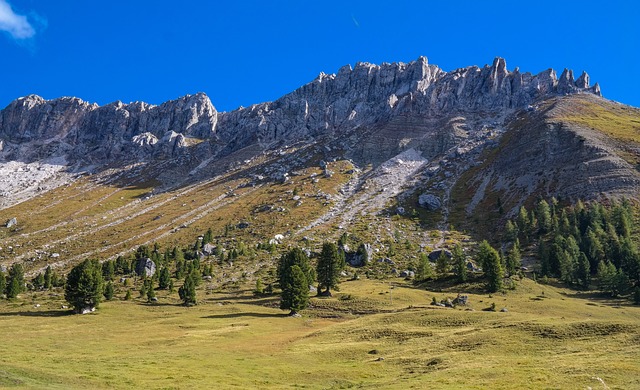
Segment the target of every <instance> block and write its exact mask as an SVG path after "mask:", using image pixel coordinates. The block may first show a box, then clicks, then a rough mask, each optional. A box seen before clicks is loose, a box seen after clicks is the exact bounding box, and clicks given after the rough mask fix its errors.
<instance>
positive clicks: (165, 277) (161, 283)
mask: <svg viewBox="0 0 640 390" xmlns="http://www.w3.org/2000/svg"><path fill="white" fill-rule="evenodd" d="M170 282H171V274H170V273H169V268H167V267H162V268H161V269H160V275H159V276H158V288H160V289H161V290H166V289H167V288H169V283H170Z"/></svg>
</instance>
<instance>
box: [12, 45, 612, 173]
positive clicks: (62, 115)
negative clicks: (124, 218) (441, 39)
mask: <svg viewBox="0 0 640 390" xmlns="http://www.w3.org/2000/svg"><path fill="white" fill-rule="evenodd" d="M577 92H591V93H595V94H598V95H599V94H600V90H599V86H597V85H596V86H594V87H590V86H589V77H588V75H587V74H586V73H583V74H582V76H580V77H579V78H578V80H577V81H575V82H574V80H573V72H571V71H567V70H565V71H564V72H563V73H562V75H561V76H560V78H559V79H558V78H557V77H556V74H555V72H554V71H553V70H551V69H550V70H547V71H544V72H542V73H540V74H537V75H532V74H530V73H521V72H520V71H519V70H518V69H515V70H514V71H512V72H510V71H508V70H507V67H506V62H505V60H504V59H502V58H496V59H495V60H494V61H493V64H492V65H491V66H489V65H485V66H484V67H482V68H480V67H477V66H471V67H467V68H462V69H457V70H454V71H451V72H445V71H443V70H442V69H440V68H438V67H437V66H435V65H430V64H428V62H427V59H426V58H425V57H420V58H418V59H417V60H416V61H413V62H410V63H407V64H405V63H393V64H389V63H384V64H382V65H374V64H369V63H357V64H356V65H355V67H353V68H352V67H351V66H350V65H347V66H344V67H342V68H340V70H339V71H338V73H336V74H329V75H328V74H324V73H321V74H320V75H319V76H318V77H317V78H316V79H315V80H313V81H312V82H310V83H308V84H306V85H304V86H302V87H301V88H299V89H297V90H295V91H293V92H291V93H290V94H287V95H285V96H283V97H281V98H280V99H278V100H276V101H274V102H268V103H261V104H256V105H253V106H251V107H247V108H240V109H237V110H235V111H232V112H228V113H219V112H217V111H216V109H215V108H214V106H213V105H212V104H211V102H210V101H209V98H208V97H207V96H206V95H205V94H203V93H198V94H195V95H187V96H185V97H182V98H179V99H176V100H172V101H169V102H166V103H164V104H161V105H159V106H153V105H149V104H146V103H141V102H135V103H131V104H123V103H122V102H114V103H111V104H107V105H105V106H102V107H99V106H97V105H96V104H89V103H87V102H84V101H82V100H80V99H77V98H68V97H64V98H58V99H53V100H44V99H42V98H41V97H38V96H34V95H30V96H27V97H24V98H20V99H17V100H15V101H13V102H12V103H11V104H9V106H7V107H6V108H5V109H4V110H2V111H1V112H0V142H1V143H2V146H3V147H2V151H1V153H0V157H2V158H3V159H5V160H11V159H21V160H28V161H35V160H41V159H45V158H51V157H61V156H64V157H65V159H66V160H67V161H68V162H69V163H74V162H78V161H81V162H84V163H91V164H108V163H113V162H114V161H121V160H122V159H123V158H124V159H138V160H139V159H149V158H158V157H176V156H180V155H184V154H185V153H189V154H195V155H196V156H198V158H200V159H201V160H202V159H205V158H211V157H222V156H224V155H227V154H229V153H231V152H233V151H236V150H239V149H241V148H244V147H247V146H249V145H254V144H256V145H259V146H260V147H261V148H268V147H271V146H277V145H278V144H281V143H291V142H295V141H299V140H305V139H311V138H315V137H319V136H332V135H336V134H341V133H344V132H347V131H350V130H354V129H363V128H371V127H375V126H378V125H380V124H381V123H386V122H389V121H391V120H392V119H394V118H403V117H406V116H407V115H409V116H412V117H415V116H418V117H425V116H428V117H439V116H446V115H451V114H455V113H461V112H462V113H464V112H475V111H492V110H493V111H495V110H504V109H516V108H523V107H525V106H526V105H528V104H530V103H531V102H533V101H535V100H536V99H538V98H540V97H542V96H545V95H549V94H566V93H577ZM202 140H206V141H209V142H204V143H203V142H201V141H202ZM190 149H192V150H190Z"/></svg>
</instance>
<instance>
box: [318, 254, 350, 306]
mask: <svg viewBox="0 0 640 390" xmlns="http://www.w3.org/2000/svg"><path fill="white" fill-rule="evenodd" d="M341 260H342V259H341V257H340V255H339V253H338V247H337V246H336V245H335V244H333V243H330V242H325V243H324V244H322V252H321V253H320V258H319V259H318V264H317V267H316V274H317V276H318V284H319V288H318V295H326V296H331V291H330V290H331V288H335V289H337V287H338V282H339V279H340V272H341V271H342V269H343V268H344V263H343V262H342V261H341ZM322 288H325V291H324V292H322V293H321V291H320V290H321V289H322Z"/></svg>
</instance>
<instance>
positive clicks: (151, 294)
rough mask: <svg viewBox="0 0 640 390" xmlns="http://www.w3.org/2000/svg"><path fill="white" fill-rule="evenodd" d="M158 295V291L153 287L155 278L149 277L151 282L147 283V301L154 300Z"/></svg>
mask: <svg viewBox="0 0 640 390" xmlns="http://www.w3.org/2000/svg"><path fill="white" fill-rule="evenodd" d="M155 297H156V291H155V290H154V288H153V279H149V283H147V302H152V301H154V298H155Z"/></svg>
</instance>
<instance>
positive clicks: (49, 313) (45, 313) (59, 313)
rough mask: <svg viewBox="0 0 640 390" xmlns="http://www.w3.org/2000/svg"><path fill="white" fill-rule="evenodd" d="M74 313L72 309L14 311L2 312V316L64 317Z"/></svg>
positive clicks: (0, 315) (0, 314)
mask: <svg viewBox="0 0 640 390" xmlns="http://www.w3.org/2000/svg"><path fill="white" fill-rule="evenodd" d="M72 315H75V313H74V312H73V311H71V310H42V311H14V312H2V313H0V317H18V316H21V317H64V316H72Z"/></svg>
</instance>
